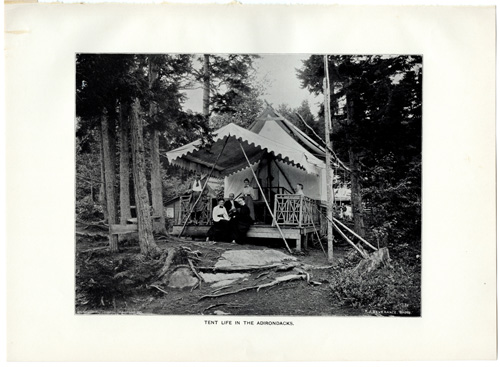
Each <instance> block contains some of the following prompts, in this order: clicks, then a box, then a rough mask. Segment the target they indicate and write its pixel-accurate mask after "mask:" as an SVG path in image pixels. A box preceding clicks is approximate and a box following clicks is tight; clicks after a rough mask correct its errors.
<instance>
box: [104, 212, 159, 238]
mask: <svg viewBox="0 0 500 367" xmlns="http://www.w3.org/2000/svg"><path fill="white" fill-rule="evenodd" d="M160 218H161V217H160V216H152V217H151V219H153V220H154V221H159V220H160ZM109 228H110V231H109V233H110V234H112V235H119V234H127V233H137V232H138V231H139V227H138V225H137V218H129V219H127V224H111V225H110V226H109Z"/></svg>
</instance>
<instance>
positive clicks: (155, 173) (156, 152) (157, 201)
mask: <svg viewBox="0 0 500 367" xmlns="http://www.w3.org/2000/svg"><path fill="white" fill-rule="evenodd" d="M159 135H160V133H159V132H158V130H154V131H153V135H152V139H151V197H152V204H153V212H154V216H155V217H159V219H156V220H154V221H153V231H154V232H156V233H162V234H166V233H167V229H166V228H165V216H164V215H163V186H162V182H161V170H160V139H159Z"/></svg>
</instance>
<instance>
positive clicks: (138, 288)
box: [75, 223, 368, 316]
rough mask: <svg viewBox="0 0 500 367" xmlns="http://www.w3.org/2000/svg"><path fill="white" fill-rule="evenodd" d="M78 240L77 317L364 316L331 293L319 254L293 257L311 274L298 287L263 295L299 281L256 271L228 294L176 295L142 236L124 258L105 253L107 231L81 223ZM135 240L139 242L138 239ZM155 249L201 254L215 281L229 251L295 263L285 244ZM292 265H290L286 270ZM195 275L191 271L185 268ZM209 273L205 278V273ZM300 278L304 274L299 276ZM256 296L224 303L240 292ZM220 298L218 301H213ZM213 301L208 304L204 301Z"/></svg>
mask: <svg viewBox="0 0 500 367" xmlns="http://www.w3.org/2000/svg"><path fill="white" fill-rule="evenodd" d="M76 230H77V237H76V264H75V267H76V280H75V281H76V284H75V285H76V295H75V296H76V300H75V306H76V313H78V314H157V315H158V314H165V315H227V314H231V315H283V316H285V315H288V316H293V315H296V316H322V315H333V316H348V315H349V316H359V315H368V314H367V313H365V312H364V311H363V310H359V309H353V308H346V307H341V306H339V305H338V300H337V299H336V297H335V296H334V294H333V292H332V290H331V289H330V287H329V277H330V269H329V268H328V267H329V265H331V264H329V263H328V262H327V259H326V256H325V254H324V253H323V251H322V250H321V249H316V248H310V249H309V250H308V251H307V252H304V253H298V254H293V256H294V257H295V258H296V260H295V261H294V262H295V263H299V264H300V266H299V267H300V268H301V269H306V273H304V274H307V275H308V277H309V278H308V279H307V280H306V279H305V277H304V279H292V280H290V281H285V282H283V283H280V284H277V285H273V286H270V287H265V288H262V289H260V290H259V291H257V289H256V288H255V287H257V286H259V285H262V284H269V283H270V282H272V281H273V280H275V279H277V278H279V277H283V276H287V275H290V276H293V275H297V268H294V269H293V270H292V269H281V270H283V271H278V270H279V269H276V268H271V269H255V270H251V271H242V272H240V273H245V276H242V277H241V278H240V279H238V280H236V281H234V282H233V283H231V284H228V285H226V286H224V287H220V286H219V287H215V286H216V284H214V283H207V282H205V281H203V282H201V281H200V282H199V284H196V286H193V287H188V288H183V289H177V288H170V287H169V286H168V284H167V285H166V286H164V285H161V286H158V285H157V284H158V283H157V280H158V272H159V270H160V269H161V268H162V266H163V264H164V262H165V256H163V257H162V258H159V259H155V260H146V259H144V258H143V257H142V256H141V255H140V251H139V246H138V243H137V235H131V236H130V238H129V239H128V240H126V241H121V243H120V252H119V253H115V254H112V253H110V252H109V251H108V249H107V244H108V240H107V230H106V228H105V227H103V226H95V225H85V224H82V223H77V229H76ZM134 236H135V238H134ZM156 243H157V245H158V246H159V247H160V249H161V250H162V252H165V251H171V250H172V249H182V248H184V249H189V250H191V251H193V252H196V255H197V256H196V258H197V259H199V260H197V261H194V267H195V269H196V270H197V272H199V273H201V272H203V271H204V272H205V273H209V272H210V271H209V270H208V271H207V269H213V267H214V264H216V262H217V261H218V260H220V259H221V257H223V256H224V254H225V253H226V251H233V250H255V251H258V250H270V249H273V250H276V251H280V252H282V253H283V254H284V255H290V254H288V252H287V251H286V249H285V248H284V246H283V242H281V241H277V240H275V241H269V242H266V241H262V240H259V241H258V242H257V243H256V242H254V243H248V244H243V245H237V244H230V243H224V242H216V243H214V242H204V241H195V240H187V239H178V238H176V237H168V236H160V237H158V238H156ZM348 251H349V248H346V247H336V248H335V251H334V256H335V259H334V263H336V262H339V261H343V260H342V259H343V258H345V256H346V255H347V253H348ZM285 265H286V263H285ZM184 267H185V268H187V269H188V271H190V270H189V267H188V266H184ZM203 269H205V270H203ZM299 274H300V270H299ZM251 287H254V288H253V289H249V290H245V291H241V292H239V293H235V294H229V295H222V296H221V294H223V293H230V292H233V291H237V290H239V289H242V288H251ZM214 295H218V296H217V297H214ZM204 296H207V297H206V298H203V297H204Z"/></svg>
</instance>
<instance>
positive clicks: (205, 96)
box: [203, 54, 210, 126]
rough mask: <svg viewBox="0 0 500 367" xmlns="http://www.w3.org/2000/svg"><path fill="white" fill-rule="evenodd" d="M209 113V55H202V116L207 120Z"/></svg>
mask: <svg viewBox="0 0 500 367" xmlns="http://www.w3.org/2000/svg"><path fill="white" fill-rule="evenodd" d="M209 115H210V55H206V54H205V55H203V116H205V119H206V121H207V126H208V121H209V120H208V119H209Z"/></svg>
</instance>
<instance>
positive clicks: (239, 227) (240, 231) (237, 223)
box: [230, 197, 253, 243]
mask: <svg viewBox="0 0 500 367" xmlns="http://www.w3.org/2000/svg"><path fill="white" fill-rule="evenodd" d="M236 203H237V204H238V205H239V208H237V209H236V211H235V214H234V217H232V218H231V222H230V224H231V233H232V239H233V243H235V242H237V243H242V242H243V240H244V239H245V237H246V234H247V232H248V230H249V229H250V226H251V225H252V224H253V219H252V217H251V216H250V209H249V208H248V206H247V205H246V204H245V199H244V198H242V197H239V198H238V199H237V200H236Z"/></svg>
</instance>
